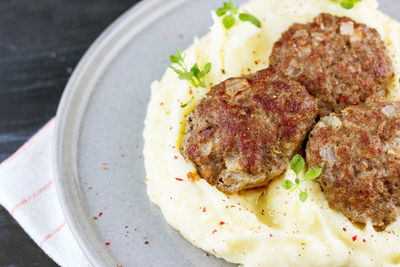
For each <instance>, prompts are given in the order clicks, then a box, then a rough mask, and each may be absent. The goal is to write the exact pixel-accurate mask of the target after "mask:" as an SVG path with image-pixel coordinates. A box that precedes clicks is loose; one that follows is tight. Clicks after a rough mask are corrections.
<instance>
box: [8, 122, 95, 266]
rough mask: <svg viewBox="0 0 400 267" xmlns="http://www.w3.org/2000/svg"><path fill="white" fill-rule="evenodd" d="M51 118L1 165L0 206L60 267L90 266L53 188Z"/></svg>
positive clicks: (52, 124)
mask: <svg viewBox="0 0 400 267" xmlns="http://www.w3.org/2000/svg"><path fill="white" fill-rule="evenodd" d="M53 128H54V119H52V120H51V121H49V122H48V123H47V124H46V125H45V126H44V127H43V128H42V129H41V130H40V131H39V132H38V133H37V134H36V135H35V136H33V137H32V138H31V139H30V140H29V141H28V142H27V143H25V144H24V145H23V146H22V147H21V148H20V149H19V150H18V151H17V152H15V153H14V154H13V155H12V156H11V157H10V158H9V159H7V160H5V161H4V162H2V163H1V164H0V204H1V205H2V206H4V208H6V209H7V210H8V212H10V214H11V215H12V216H13V217H14V219H16V220H17V221H18V223H19V224H20V225H21V226H22V228H24V230H25V231H26V232H27V233H28V235H29V236H30V237H31V238H32V239H33V240H34V241H35V242H36V244H37V245H38V246H39V247H40V248H42V249H43V250H44V251H45V252H46V253H47V255H49V256H50V257H51V258H52V259H53V260H54V261H55V262H56V263H58V264H59V265H61V266H91V264H90V263H89V261H88V260H87V258H86V257H85V255H84V254H83V252H82V251H81V249H80V248H79V246H78V244H77V243H76V241H75V239H74V237H73V236H72V233H71V231H70V230H69V228H68V225H67V224H66V222H65V218H64V215H63V213H62V210H61V207H60V204H59V202H58V199H57V194H56V190H55V186H54V180H53V178H54V177H53V175H52V174H53V172H52V157H51V155H52V145H53V144H52V136H53Z"/></svg>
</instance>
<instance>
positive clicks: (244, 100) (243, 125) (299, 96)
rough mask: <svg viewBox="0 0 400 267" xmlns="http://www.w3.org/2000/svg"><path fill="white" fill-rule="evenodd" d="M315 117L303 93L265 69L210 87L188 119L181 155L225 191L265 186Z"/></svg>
mask: <svg viewBox="0 0 400 267" xmlns="http://www.w3.org/2000/svg"><path fill="white" fill-rule="evenodd" d="M316 116H317V105H316V101H315V100H314V98H313V97H311V96H310V95H309V94H308V93H307V91H306V90H305V88H304V87H303V86H302V85H300V84H299V83H297V82H295V81H291V80H290V79H289V78H288V77H286V76H285V75H284V74H282V73H281V72H278V71H276V70H274V69H272V68H268V69H265V70H262V71H259V72H257V73H255V74H253V75H250V76H247V77H241V78H231V79H228V80H226V81H224V82H222V83H220V84H218V85H216V86H214V87H213V88H211V90H210V91H209V92H208V93H207V94H206V96H205V97H204V98H203V99H202V100H201V102H200V104H199V105H198V106H197V107H196V108H195V109H194V110H193V111H192V112H191V113H190V114H189V115H188V116H187V118H186V131H185V135H184V137H183V140H182V146H181V151H182V153H183V155H184V156H185V158H186V159H189V160H191V161H192V162H193V163H194V164H195V166H196V167H197V170H198V173H199V175H200V176H201V177H202V178H204V179H206V180H207V181H208V182H209V183H210V184H212V185H216V186H217V188H218V189H219V190H221V191H223V192H226V193H234V192H237V191H239V190H242V189H248V188H254V187H259V186H263V185H266V184H267V183H268V182H269V181H270V180H271V179H273V178H274V177H276V176H278V175H280V174H282V172H283V171H284V170H285V168H286V167H287V165H288V163H289V160H290V159H291V157H292V156H293V154H294V153H295V152H296V151H297V150H298V149H299V147H300V146H301V143H302V141H303V140H304V139H305V138H306V136H307V133H308V131H309V130H311V128H312V127H313V126H314V124H315V118H316Z"/></svg>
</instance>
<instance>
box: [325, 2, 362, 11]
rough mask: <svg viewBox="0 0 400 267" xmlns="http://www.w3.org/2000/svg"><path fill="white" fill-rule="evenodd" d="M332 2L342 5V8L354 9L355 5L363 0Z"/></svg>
mask: <svg viewBox="0 0 400 267" xmlns="http://www.w3.org/2000/svg"><path fill="white" fill-rule="evenodd" d="M331 1H333V2H338V3H340V6H341V7H343V8H345V9H352V8H353V7H354V5H355V4H357V3H358V2H361V1H362V0H331Z"/></svg>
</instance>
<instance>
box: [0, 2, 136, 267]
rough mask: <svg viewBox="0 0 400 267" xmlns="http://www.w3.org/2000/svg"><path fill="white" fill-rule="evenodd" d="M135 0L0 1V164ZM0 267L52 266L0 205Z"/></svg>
mask: <svg viewBox="0 0 400 267" xmlns="http://www.w3.org/2000/svg"><path fill="white" fill-rule="evenodd" d="M136 2H138V1H137V0H18V1H15V0H1V1H0V162H2V161H3V160H5V159H6V158H7V157H9V156H10V155H11V154H12V153H13V152H14V151H15V150H17V149H18V147H20V146H21V145H22V144H23V143H24V142H25V141H26V140H27V139H29V137H31V136H32V135H33V134H34V133H35V131H37V129H38V128H40V126H42V125H43V124H44V123H46V122H47V121H48V120H49V119H51V118H52V117H53V116H54V115H55V113H56V109H57V105H58V102H59V100H60V97H61V94H62V92H63V90H64V87H65V84H66V83H67V81H68V78H69V76H70V74H71V71H72V70H73V69H74V67H75V66H76V64H77V63H78V61H79V59H80V58H81V57H82V55H83V54H84V53H85V51H86V50H87V48H88V47H89V46H90V44H91V43H92V42H93V41H94V40H95V38H96V37H97V36H98V35H99V34H100V33H101V32H102V31H103V30H104V29H105V28H106V27H107V26H108V25H109V24H110V23H111V22H112V21H113V20H114V19H116V18H117V17H118V16H119V15H120V14H121V13H123V12H124V11H125V10H127V9H128V8H129V7H131V6H133V5H134V4H135V3H136ZM0 240H1V245H0V266H56V264H55V263H54V262H53V261H52V260H51V259H50V258H49V257H47V256H46V254H44V253H43V251H42V250H41V249H40V248H39V247H38V246H37V245H36V244H35V243H34V242H33V241H32V240H31V238H30V237H29V236H28V235H27V234H26V233H25V232H24V230H23V229H22V228H21V227H20V226H19V225H18V224H17V223H16V222H15V220H14V219H13V218H11V216H10V215H9V213H8V212H7V211H6V210H4V209H3V208H2V207H1V206H0Z"/></svg>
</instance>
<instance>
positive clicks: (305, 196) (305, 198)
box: [299, 191, 308, 202]
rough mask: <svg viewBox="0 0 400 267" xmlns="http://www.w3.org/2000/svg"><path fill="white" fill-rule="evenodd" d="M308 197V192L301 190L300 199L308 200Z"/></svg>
mask: <svg viewBox="0 0 400 267" xmlns="http://www.w3.org/2000/svg"><path fill="white" fill-rule="evenodd" d="M307 198H308V194H307V192H304V191H301V192H300V194H299V199H300V201H301V202H306V200H307Z"/></svg>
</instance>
